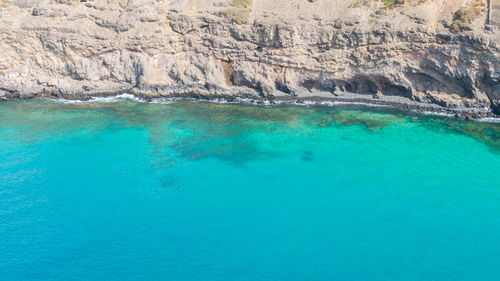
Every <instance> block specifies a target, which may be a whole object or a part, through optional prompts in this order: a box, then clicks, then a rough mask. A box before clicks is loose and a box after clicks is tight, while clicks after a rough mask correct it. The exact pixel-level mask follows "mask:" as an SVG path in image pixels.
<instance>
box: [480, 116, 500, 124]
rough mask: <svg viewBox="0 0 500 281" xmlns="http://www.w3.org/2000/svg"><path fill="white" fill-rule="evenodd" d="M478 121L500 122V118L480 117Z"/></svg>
mask: <svg viewBox="0 0 500 281" xmlns="http://www.w3.org/2000/svg"><path fill="white" fill-rule="evenodd" d="M477 121H479V122H485V123H500V118H495V117H485V118H481V119H478V120H477Z"/></svg>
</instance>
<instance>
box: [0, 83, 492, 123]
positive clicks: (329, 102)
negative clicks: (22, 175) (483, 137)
mask: <svg viewBox="0 0 500 281" xmlns="http://www.w3.org/2000/svg"><path fill="white" fill-rule="evenodd" d="M26 98H28V99H31V98H43V99H47V100H55V101H66V102H87V101H96V102H101V101H118V100H123V99H129V100H135V101H141V102H153V103H164V102H167V103H170V102H175V101H201V102H211V103H219V104H228V103H229V104H245V105H255V106H278V105H291V106H328V107H335V106H345V105H347V106H349V105H354V106H360V107H385V108H389V109H395V110H399V111H402V112H409V113H418V114H430V115H442V116H448V117H455V118H460V119H467V120H481V119H486V118H492V119H499V120H500V116H499V115H497V114H495V113H493V112H488V113H485V112H484V111H481V110H477V109H473V108H467V107H463V108H447V107H443V106H439V105H435V104H427V103H420V102H415V101H412V100H409V99H405V98H400V97H367V96H365V95H359V94H348V93H346V94H344V95H342V96H336V97H328V96H324V95H323V96H321V95H318V96H316V95H309V96H307V97H305V96H302V97H299V96H295V97H290V96H281V97H272V98H271V99H269V98H264V97H260V96H255V95H253V94H251V93H247V94H242V93H239V94H236V93H232V92H231V93H223V92H218V93H213V92H209V91H192V92H189V91H178V92H172V93H171V94H168V95H157V96H155V95H151V94H145V93H141V92H138V91H133V90H132V91H116V92H104V93H96V94H92V95H88V94H81V95H78V94H72V95H61V96H48V95H43V94H42V95H34V96H30V97H23V98H22V99H26ZM10 99H20V98H19V97H11V98H7V99H4V100H10Z"/></svg>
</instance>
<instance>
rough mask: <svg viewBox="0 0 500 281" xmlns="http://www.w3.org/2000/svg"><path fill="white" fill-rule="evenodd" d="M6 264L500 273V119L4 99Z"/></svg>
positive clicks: (427, 276)
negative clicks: (494, 121)
mask: <svg viewBox="0 0 500 281" xmlns="http://www.w3.org/2000/svg"><path fill="white" fill-rule="evenodd" d="M0 280H2V281H4V280H5V281H10V280H26V281H30V280H65V281H67V280H120V281H124V280H410V281H411V280H450V281H452V280H453V281H460V280H500V124H488V123H479V122H466V121H459V120H453V119H448V118H443V117H431V116H417V115H407V114H406V115H405V114H401V113H397V112H392V113H390V112H383V111H380V110H375V109H359V108H358V109H356V108H295V107H274V108H263V107H253V106H244V105H216V104H206V103H189V102H178V103H173V104H148V103H138V102H132V101H120V102H115V103H80V104H63V103H55V102H49V101H42V100H30V101H8V102H1V103H0Z"/></svg>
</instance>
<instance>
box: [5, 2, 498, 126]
mask: <svg viewBox="0 0 500 281" xmlns="http://www.w3.org/2000/svg"><path fill="white" fill-rule="evenodd" d="M240 2H241V1H231V0H206V1H201V0H191V1H180V0H155V1H153V0H116V1H108V0H87V1H72V0H64V1H61V0H42V1H30V0H10V1H7V2H6V3H8V5H6V6H5V7H3V8H0V9H2V10H0V12H1V13H0V49H2V51H3V55H2V56H0V100H6V99H15V98H35V97H43V98H52V99H61V98H62V99H68V100H77V99H79V100H85V99H91V98H93V97H102V96H116V95H120V94H124V93H130V94H133V95H135V96H138V97H140V98H142V99H145V100H151V99H155V98H186V99H191V98H197V99H203V100H212V101H216V100H218V99H223V100H235V99H246V100H250V101H252V100H253V101H254V103H255V104H270V103H290V104H315V103H325V104H327V103H338V102H342V103H362V104H368V105H381V106H390V107H394V108H400V109H403V110H408V111H418V112H435V113H439V114H448V115H452V116H456V117H459V118H467V119H478V118H485V117H498V116H499V115H500V31H499V27H498V25H495V24H493V25H485V24H484V23H485V21H486V14H487V13H486V11H485V8H484V5H483V4H484V3H482V2H480V1H470V0H463V1H462V0H427V1H420V2H419V4H411V3H409V4H401V5H394V6H390V7H383V3H382V2H378V1H356V5H354V4H353V3H352V1H348V0H346V1H343V0H329V1H326V0H318V1H312V2H311V1H306V0H287V1H284V0H283V1H282V0H277V1H257V0H255V1H246V2H245V3H246V4H245V5H244V6H243V7H239V6H238V5H239V3H240ZM358 2H359V3H358ZM403 2H405V1H403ZM368 3H369V4H368ZM381 5H382V6H381ZM472 12H473V16H474V17H472V16H470V15H469V14H468V13H472ZM457 14H460V15H462V14H463V15H466V16H467V17H465V16H464V18H465V19H466V21H469V22H466V21H465V20H464V21H458V20H459V19H460V20H462V18H457ZM494 15H495V14H494ZM240 17H242V18H240ZM462 29H463V30H462Z"/></svg>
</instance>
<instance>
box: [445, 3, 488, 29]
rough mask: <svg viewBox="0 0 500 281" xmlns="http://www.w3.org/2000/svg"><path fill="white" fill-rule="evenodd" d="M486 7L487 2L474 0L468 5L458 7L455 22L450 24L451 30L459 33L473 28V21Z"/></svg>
mask: <svg viewBox="0 0 500 281" xmlns="http://www.w3.org/2000/svg"><path fill="white" fill-rule="evenodd" d="M484 9H485V4H484V3H481V2H479V1H474V2H472V4H470V5H469V6H467V7H463V8H460V9H458V10H457V11H456V12H455V13H454V14H453V22H452V24H451V26H450V28H451V31H453V32H455V33H458V32H462V31H466V30H472V21H474V20H475V19H476V18H478V17H479V16H480V15H481V13H482V12H483V11H484Z"/></svg>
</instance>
